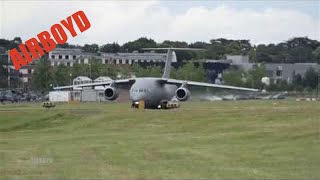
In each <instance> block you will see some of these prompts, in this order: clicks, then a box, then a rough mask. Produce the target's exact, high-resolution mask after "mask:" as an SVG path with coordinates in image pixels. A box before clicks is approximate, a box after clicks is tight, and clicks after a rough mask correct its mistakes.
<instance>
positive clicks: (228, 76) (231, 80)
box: [222, 69, 246, 87]
mask: <svg viewBox="0 0 320 180" xmlns="http://www.w3.org/2000/svg"><path fill="white" fill-rule="evenodd" d="M222 80H223V82H224V84H227V85H231V86H240V87H243V86H244V85H245V81H246V73H245V72H244V71H241V70H237V69H230V70H228V71H225V72H224V73H223V76H222Z"/></svg>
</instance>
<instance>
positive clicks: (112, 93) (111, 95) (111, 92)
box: [103, 87, 119, 101]
mask: <svg viewBox="0 0 320 180" xmlns="http://www.w3.org/2000/svg"><path fill="white" fill-rule="evenodd" d="M103 93H104V97H105V98H106V99H108V100H110V101H114V100H116V99H117V98H118V97H119V92H118V91H117V90H116V89H115V88H114V87H107V88H106V89H104V92H103Z"/></svg>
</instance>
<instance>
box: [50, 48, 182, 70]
mask: <svg viewBox="0 0 320 180" xmlns="http://www.w3.org/2000/svg"><path fill="white" fill-rule="evenodd" d="M166 57H167V54H166V53H155V52H144V53H138V52H133V53H103V52H101V53H88V52H83V51H82V50H81V49H65V48H56V49H54V50H53V51H50V52H49V60H50V62H51V66H58V65H60V64H64V65H66V66H70V67H72V66H73V65H74V64H89V63H90V60H93V59H96V60H98V61H100V62H101V63H102V64H107V63H113V64H133V63H143V62H147V63H152V62H153V63H159V62H160V63H164V62H165V60H166ZM174 59H175V62H176V58H174Z"/></svg>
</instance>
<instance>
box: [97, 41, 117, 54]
mask: <svg viewBox="0 0 320 180" xmlns="http://www.w3.org/2000/svg"><path fill="white" fill-rule="evenodd" d="M120 50H121V47H120V45H119V44H118V43H115V42H113V43H112V44H110V43H108V44H105V45H103V46H101V48H100V51H101V52H108V53H117V52H120Z"/></svg>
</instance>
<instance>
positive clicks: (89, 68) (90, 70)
mask: <svg viewBox="0 0 320 180" xmlns="http://www.w3.org/2000/svg"><path fill="white" fill-rule="evenodd" d="M89 72H90V79H91V64H90V63H89Z"/></svg>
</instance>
